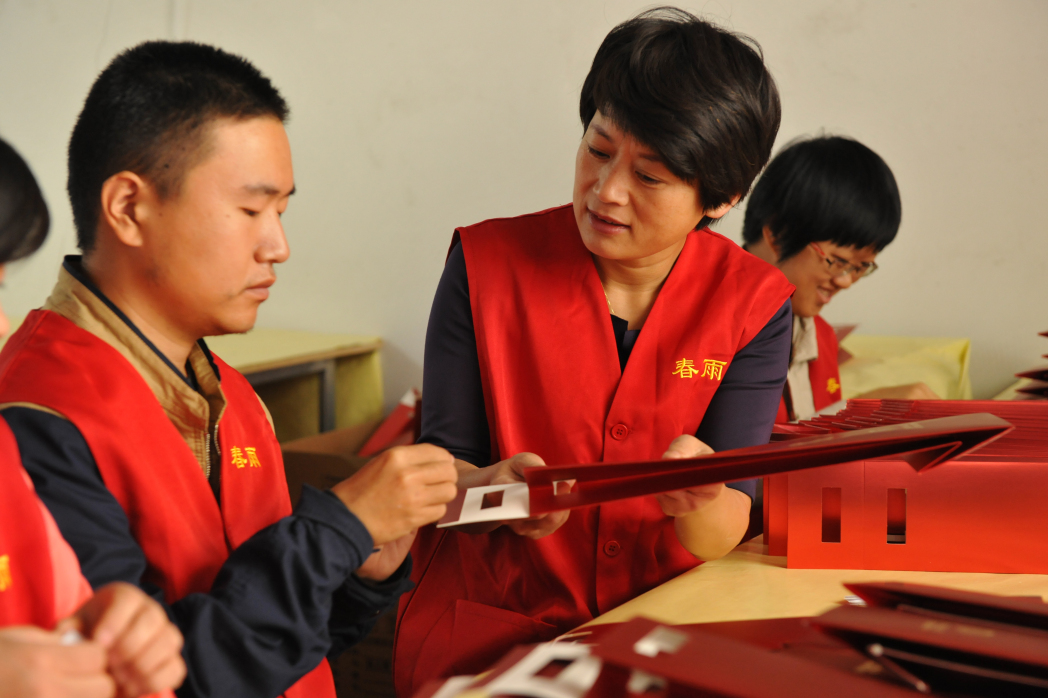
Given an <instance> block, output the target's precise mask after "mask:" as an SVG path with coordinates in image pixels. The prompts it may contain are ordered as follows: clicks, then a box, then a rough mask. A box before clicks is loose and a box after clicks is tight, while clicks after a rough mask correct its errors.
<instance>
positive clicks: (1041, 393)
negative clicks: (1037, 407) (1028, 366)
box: [1015, 332, 1048, 400]
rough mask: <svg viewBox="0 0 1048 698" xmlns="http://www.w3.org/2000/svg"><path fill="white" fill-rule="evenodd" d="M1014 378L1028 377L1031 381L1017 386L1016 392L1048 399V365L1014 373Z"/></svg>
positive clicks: (1047, 333) (1047, 335) (1046, 335)
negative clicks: (1019, 386) (1020, 386)
mask: <svg viewBox="0 0 1048 698" xmlns="http://www.w3.org/2000/svg"><path fill="white" fill-rule="evenodd" d="M1041 336H1042V337H1048V332H1042V333H1041ZM1044 358H1046V359H1048V354H1045V355H1044ZM1015 377H1016V378H1029V379H1030V380H1032V381H1033V383H1031V384H1029V385H1026V386H1024V387H1022V388H1019V390H1018V392H1020V393H1023V394H1024V395H1029V396H1030V397H1032V398H1035V399H1036V398H1040V399H1042V400H1048V366H1043V367H1041V368H1035V369H1033V370H1032V371H1023V372H1022V373H1016V374H1015Z"/></svg>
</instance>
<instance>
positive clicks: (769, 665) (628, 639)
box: [589, 618, 914, 698]
mask: <svg viewBox="0 0 1048 698" xmlns="http://www.w3.org/2000/svg"><path fill="white" fill-rule="evenodd" d="M592 652H593V654H594V655H596V656H598V657H600V658H601V659H602V660H604V663H605V666H604V669H603V671H602V672H601V677H600V679H599V680H598V682H597V685H596V686H595V687H594V690H593V691H591V692H590V694H589V695H590V696H594V695H596V696H612V695H614V696H623V695H626V691H625V690H623V689H624V688H625V685H626V683H627V682H628V681H629V680H630V678H632V677H633V675H634V672H636V671H638V670H639V671H640V672H644V674H646V675H649V676H652V677H657V678H661V679H665V680H666V681H667V682H668V683H669V690H668V692H667V694H668V695H670V696H673V695H680V696H684V695H694V696H732V697H734V698H821V697H822V696H849V698H867V697H868V698H875V697H876V698H892V697H894V696H898V697H899V698H904V697H905V696H909V697H911V698H912V696H913V695H914V694H913V692H912V691H910V690H908V689H905V688H901V687H896V686H894V685H892V684H888V683H884V682H880V681H874V680H871V679H867V678H862V677H859V676H856V675H854V674H851V673H848V672H846V671H842V670H839V669H835V668H833V667H830V666H826V665H824V664H819V663H815V662H810V661H806V660H804V659H800V658H795V657H792V656H789V655H787V654H782V653H775V652H769V651H768V650H766V649H764V648H761V647H758V646H756V645H751V644H749V643H746V642H740V641H738V640H732V639H729V638H726V637H724V636H722V635H717V634H713V633H708V632H704V631H701V630H699V629H697V628H696V627H694V626H692V627H689V628H687V629H684V628H681V627H675V626H670V627H667V626H661V625H659V624H658V623H656V622H654V621H651V620H648V619H645V618H637V619H635V620H632V621H630V622H628V623H624V624H623V625H622V626H620V627H619V628H617V629H616V630H614V631H613V632H610V633H608V634H607V635H605V636H603V637H602V638H601V640H600V642H599V643H598V644H597V645H595V646H594V647H593V649H592Z"/></svg>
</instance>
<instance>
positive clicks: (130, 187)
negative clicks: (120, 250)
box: [100, 170, 157, 247]
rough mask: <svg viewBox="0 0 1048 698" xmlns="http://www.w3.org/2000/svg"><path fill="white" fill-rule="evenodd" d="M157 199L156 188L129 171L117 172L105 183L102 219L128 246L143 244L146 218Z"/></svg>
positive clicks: (103, 185)
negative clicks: (143, 225) (143, 228)
mask: <svg viewBox="0 0 1048 698" xmlns="http://www.w3.org/2000/svg"><path fill="white" fill-rule="evenodd" d="M156 201H157V196H156V190H155V188H154V187H153V186H152V185H151V184H150V183H149V182H147V181H146V180H144V179H142V178H141V177H140V176H138V175H137V174H135V173H134V172H130V171H127V170H125V171H123V172H117V173H116V174H115V175H113V176H112V177H110V178H109V179H107V180H106V181H105V182H104V183H103V184H102V211H101V216H100V222H101V223H103V224H104V225H105V226H107V227H108V228H109V229H110V230H112V231H113V233H114V234H115V235H116V237H117V239H118V240H119V241H120V242H122V243H123V244H125V245H127V246H128V247H141V246H142V244H143V242H144V240H145V238H144V235H143V233H142V227H141V224H142V221H143V218H144V217H145V218H148V211H149V209H150V208H152V206H153V204H154V203H155V202H156Z"/></svg>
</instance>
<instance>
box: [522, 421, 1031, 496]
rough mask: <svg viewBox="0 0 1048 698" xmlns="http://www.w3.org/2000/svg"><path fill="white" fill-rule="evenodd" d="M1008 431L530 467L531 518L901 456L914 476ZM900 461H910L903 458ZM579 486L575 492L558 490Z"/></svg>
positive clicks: (927, 426) (905, 434) (881, 436)
mask: <svg viewBox="0 0 1048 698" xmlns="http://www.w3.org/2000/svg"><path fill="white" fill-rule="evenodd" d="M1010 430H1011V425H1010V424H1009V423H1008V422H1006V421H1004V420H1003V419H1000V418H999V417H995V416H993V415H991V414H968V415H958V416H953V417H945V418H941V419H930V420H926V421H918V422H909V423H905V424H895V425H888V426H880V427H873V428H868V429H861V430H851V431H842V432H839V433H827V434H823V435H818V436H812V437H809V438H799V439H792V440H790V441H785V442H776V443H769V444H765V445H762V446H753V447H750V448H739V449H735V450H732V451H724V452H722V453H714V454H710V455H705V456H699V457H698V458H690V459H680V460H659V461H645V462H638V463H591V464H585V465H554V466H548V467H538V468H527V469H525V471H524V478H525V480H526V482H527V484H528V488H529V490H530V497H529V499H530V511H531V515H532V516H534V515H537V514H543V513H548V512H552V511H559V510H563V509H574V508H576V507H583V506H590V505H593V504H602V503H604V502H610V501H615V500H618V499H628V498H630V497H639V496H644V495H651V494H660V493H663V492H672V491H674V490H681V489H686V488H688V487H697V486H700V485H709V484H714V483H718V482H731V481H734V480H745V479H748V478H755V477H762V476H765V475H771V474H775V473H783V472H789V471H794V470H802V469H806V468H812V467H817V466H821V465H828V464H837V463H846V462H849V461H855V460H863V459H869V458H878V457H884V456H897V457H903V458H904V459H907V460H908V461H909V463H910V465H912V466H913V468H914V469H917V470H925V469H927V468H930V467H932V466H934V465H936V464H938V463H941V462H942V461H944V460H946V459H948V458H951V457H955V456H957V455H960V454H963V453H967V452H968V451H970V450H972V449H974V448H976V447H977V446H981V445H983V444H985V443H987V442H989V441H991V440H993V439H996V438H998V437H1000V436H1001V435H1002V434H1005V433H1007V432H1008V431H1010ZM900 454H913V455H912V456H901V455H900ZM566 480H574V481H575V486H574V487H573V488H572V490H571V492H570V493H566V494H554V492H553V489H554V483H556V482H559V481H566Z"/></svg>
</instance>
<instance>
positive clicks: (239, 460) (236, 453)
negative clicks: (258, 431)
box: [229, 446, 257, 468]
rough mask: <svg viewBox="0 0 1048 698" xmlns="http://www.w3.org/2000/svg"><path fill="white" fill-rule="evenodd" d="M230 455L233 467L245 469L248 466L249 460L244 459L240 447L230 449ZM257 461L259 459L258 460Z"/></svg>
mask: <svg viewBox="0 0 1048 698" xmlns="http://www.w3.org/2000/svg"><path fill="white" fill-rule="evenodd" d="M229 454H230V456H231V457H232V460H233V465H235V466H236V467H238V468H243V467H244V466H245V465H247V458H244V452H243V451H241V450H240V447H239V446H234V447H233V448H231V449H229ZM256 460H257V459H256Z"/></svg>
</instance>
